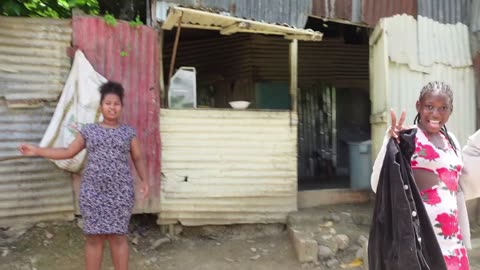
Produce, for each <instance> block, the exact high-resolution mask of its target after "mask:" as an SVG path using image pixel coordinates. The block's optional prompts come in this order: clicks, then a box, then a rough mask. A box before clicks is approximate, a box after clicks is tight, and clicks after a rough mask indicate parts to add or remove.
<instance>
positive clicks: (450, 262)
mask: <svg viewBox="0 0 480 270" xmlns="http://www.w3.org/2000/svg"><path fill="white" fill-rule="evenodd" d="M442 136H443V134H442ZM443 139H444V141H445V144H444V145H445V146H446V148H444V149H442V148H438V147H436V146H434V145H433V144H432V143H431V142H430V141H429V140H428V137H427V135H426V134H425V133H424V132H423V131H422V130H421V129H418V131H417V135H416V138H415V146H416V148H415V153H414V154H413V156H412V159H411V165H412V169H413V170H427V171H430V172H433V173H435V174H436V175H437V176H438V178H439V179H440V182H439V183H438V184H437V185H435V186H433V187H431V188H428V189H426V190H422V191H420V194H421V196H422V199H423V202H424V205H425V208H426V210H427V213H428V215H429V217H430V222H431V223H432V226H433V229H434V232H435V234H436V235H437V240H438V244H439V246H440V249H441V250H442V254H443V257H444V259H445V263H446V265H447V269H448V270H469V262H468V256H467V251H466V248H465V245H464V243H463V239H462V234H461V232H460V226H459V224H458V215H457V213H458V205H457V191H458V179H459V176H460V172H461V170H462V167H463V163H462V160H461V158H460V157H459V156H458V155H457V153H456V152H455V150H454V149H453V148H452V145H450V143H449V142H448V140H447V138H446V137H445V136H443ZM457 151H460V150H457Z"/></svg>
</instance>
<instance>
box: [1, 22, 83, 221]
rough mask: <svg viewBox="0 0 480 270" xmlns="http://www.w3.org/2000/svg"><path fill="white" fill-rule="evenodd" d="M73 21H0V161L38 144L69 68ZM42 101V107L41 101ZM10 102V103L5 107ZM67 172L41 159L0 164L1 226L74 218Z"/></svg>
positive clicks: (25, 159)
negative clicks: (20, 147)
mask: <svg viewBox="0 0 480 270" xmlns="http://www.w3.org/2000/svg"><path fill="white" fill-rule="evenodd" d="M71 32H72V30H71V21H70V20H51V19H33V18H11V17H0V97H3V98H5V97H7V98H9V100H8V102H14V103H15V104H16V106H23V107H32V106H33V105H34V106H33V108H11V107H8V106H7V102H6V101H5V100H4V99H3V100H2V101H1V102H0V158H7V157H13V156H18V155H19V153H18V151H17V147H18V145H19V144H20V143H22V142H28V143H34V144H36V143H39V142H40V140H41V138H42V136H43V133H44V132H45V130H46V128H47V125H48V124H49V122H50V119H51V116H52V114H53V111H54V109H55V107H54V104H52V105H50V104H49V102H48V101H49V100H50V101H52V100H56V98H57V96H58V95H59V94H60V92H61V91H62V88H63V84H64V82H65V80H66V77H67V75H68V72H69V70H70V58H69V57H68V56H67V54H66V51H67V48H69V47H70V45H71ZM45 101H46V103H44V102H45ZM9 104H10V103H9ZM71 183H72V181H71V177H70V175H69V174H66V173H64V172H63V171H62V170H60V169H58V168H56V167H55V166H54V165H53V163H51V162H49V161H47V160H45V159H40V158H22V159H16V160H11V161H1V162H0V227H7V226H11V225H15V224H16V225H18V224H21V223H30V222H36V221H40V220H52V219H73V211H74V204H73V196H72V184H71Z"/></svg>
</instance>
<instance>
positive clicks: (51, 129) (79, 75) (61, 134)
mask: <svg viewBox="0 0 480 270" xmlns="http://www.w3.org/2000/svg"><path fill="white" fill-rule="evenodd" d="M106 81H107V80H106V79H105V78H104V77H103V76H102V75H100V74H99V73H97V72H96V71H95V70H94V69H93V67H92V65H91V64H90V63H89V62H88V60H87V58H86V57H85V55H84V54H83V53H82V52H81V51H80V50H77V51H76V53H75V58H74V61H73V66H72V69H71V70H70V74H69V75H68V78H67V81H66V83H65V87H64V88H63V91H62V95H61V97H60V100H59V101H58V104H57V107H56V109H55V113H54V114H53V117H52V120H51V121H50V124H49V126H48V128H47V130H46V132H45V134H44V136H43V138H42V141H41V142H40V146H41V147H68V146H69V145H70V143H71V142H72V141H73V140H74V139H75V137H76V135H77V133H78V131H79V130H80V129H81V128H82V126H84V125H85V124H88V123H93V122H97V121H100V120H101V117H102V116H101V113H100V112H99V110H98V107H99V105H100V92H99V90H98V88H99V86H100V85H101V84H103V83H104V82H106ZM85 155H86V151H85V150H82V151H81V152H80V153H79V154H78V155H76V156H75V157H73V158H71V159H66V160H52V162H53V163H55V165H57V166H58V167H59V168H61V169H64V170H67V171H70V172H80V171H81V169H82V167H83V162H84V161H85Z"/></svg>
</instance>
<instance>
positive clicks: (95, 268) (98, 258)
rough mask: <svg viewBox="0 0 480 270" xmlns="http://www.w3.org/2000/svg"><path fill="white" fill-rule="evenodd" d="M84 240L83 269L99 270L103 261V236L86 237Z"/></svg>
mask: <svg viewBox="0 0 480 270" xmlns="http://www.w3.org/2000/svg"><path fill="white" fill-rule="evenodd" d="M86 237H87V239H86V240H85V269H86V270H100V268H101V267H102V259H103V243H104V242H105V235H102V234H100V235H87V236H86Z"/></svg>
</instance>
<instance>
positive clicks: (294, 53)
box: [289, 39, 298, 113]
mask: <svg viewBox="0 0 480 270" xmlns="http://www.w3.org/2000/svg"><path fill="white" fill-rule="evenodd" d="M289 62H290V98H291V101H290V102H291V110H292V112H294V113H296V112H297V90H298V40H296V39H294V40H292V41H291V42H290V61H289Z"/></svg>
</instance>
